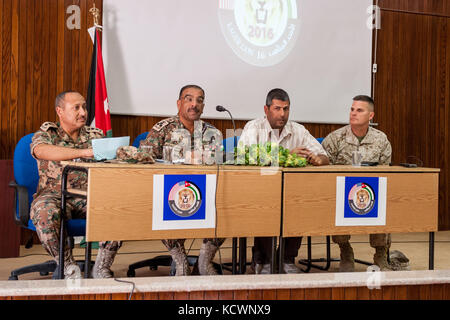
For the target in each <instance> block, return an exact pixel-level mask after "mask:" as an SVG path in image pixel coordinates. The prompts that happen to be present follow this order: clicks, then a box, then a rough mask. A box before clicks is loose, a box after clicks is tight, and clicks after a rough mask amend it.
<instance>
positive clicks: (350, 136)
mask: <svg viewBox="0 0 450 320" xmlns="http://www.w3.org/2000/svg"><path fill="white" fill-rule="evenodd" d="M345 141H346V142H347V143H349V144H353V145H356V146H358V145H361V144H365V143H368V144H370V143H373V142H374V129H373V128H372V127H371V126H369V129H368V130H367V134H366V135H365V136H364V138H363V139H362V140H361V142H359V140H358V138H357V137H356V136H355V134H354V133H353V131H352V127H351V125H348V126H347V130H346V131H345Z"/></svg>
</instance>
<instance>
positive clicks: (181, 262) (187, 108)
mask: <svg viewBox="0 0 450 320" xmlns="http://www.w3.org/2000/svg"><path fill="white" fill-rule="evenodd" d="M204 99H205V92H204V90H203V89H202V88H200V87H199V86H196V85H187V86H185V87H183V88H182V89H181V91H180V95H179V99H178V101H177V106H178V115H177V116H175V117H172V118H168V119H164V120H162V121H160V122H158V123H157V124H156V125H155V126H154V127H153V128H152V129H151V130H150V132H149V134H148V135H147V138H146V139H145V140H142V141H141V144H140V147H141V148H143V147H145V146H151V147H152V150H153V154H154V155H155V158H156V159H161V158H162V154H163V146H172V147H174V153H178V152H179V151H180V150H181V149H183V148H181V145H182V144H183V142H184V141H185V139H184V138H186V136H188V137H189V136H190V148H189V149H190V151H192V152H193V153H201V150H202V149H203V144H207V143H209V142H208V141H204V137H205V136H208V133H211V130H214V131H218V130H217V129H216V128H214V127H213V126H212V125H211V124H209V123H207V122H204V121H202V120H200V116H201V115H202V113H203V108H204V106H205V104H204ZM208 131H209V132H208ZM183 133H185V134H183ZM219 133H220V131H219ZM212 136H214V134H213V135H212ZM196 137H203V139H198V138H197V139H194V138H196ZM188 140H189V139H188ZM179 149H180V150H179ZM186 151H188V152H189V150H186ZM185 240H186V239H176V240H162V242H163V243H164V245H165V246H166V247H167V249H168V250H169V252H170V254H171V256H172V259H173V260H174V261H175V263H176V276H183V275H189V274H190V273H191V270H190V268H189V263H188V260H187V256H186V252H185V248H184V242H185ZM224 241H225V239H203V243H202V246H201V248H200V255H199V258H198V271H199V273H200V274H201V275H216V274H217V272H216V270H215V268H214V266H213V265H212V263H211V262H212V260H213V259H214V256H215V254H216V252H217V250H218V249H219V247H220V246H221V245H222V243H223V242H224Z"/></svg>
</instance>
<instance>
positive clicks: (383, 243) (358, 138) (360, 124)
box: [322, 95, 393, 272]
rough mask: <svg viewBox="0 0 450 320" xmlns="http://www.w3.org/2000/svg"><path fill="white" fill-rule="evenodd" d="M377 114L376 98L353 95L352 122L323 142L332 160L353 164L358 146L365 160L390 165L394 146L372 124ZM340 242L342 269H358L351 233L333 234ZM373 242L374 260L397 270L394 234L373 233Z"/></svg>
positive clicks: (371, 238)
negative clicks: (390, 255) (392, 260)
mask: <svg viewBox="0 0 450 320" xmlns="http://www.w3.org/2000/svg"><path fill="white" fill-rule="evenodd" d="M374 115H375V112H374V101H373V100H372V98H370V97H368V96H364V95H360V96H356V97H354V98H353V104H352V106H351V109H350V124H349V125H347V126H345V127H343V128H340V129H338V130H335V131H333V132H332V133H330V134H329V135H328V136H327V137H326V138H325V139H324V140H323V142H322V146H323V148H324V149H325V151H326V152H327V154H328V158H329V159H330V162H331V163H332V164H340V165H349V164H352V152H353V151H356V150H358V151H359V152H361V154H362V161H370V162H378V163H379V164H380V165H389V163H390V162H391V153H392V148H391V144H390V143H389V140H388V139H387V137H386V135H385V134H384V133H383V132H381V131H380V130H377V129H374V128H372V127H371V126H369V123H370V121H371V120H372V119H373V117H374ZM332 239H333V242H334V243H337V244H338V245H339V248H340V251H341V259H340V264H339V270H340V271H341V272H352V271H355V260H354V255H353V248H352V246H351V245H350V242H349V240H350V235H338V236H333V237H332ZM370 245H371V246H372V247H373V248H375V255H374V257H373V261H374V263H375V264H376V265H377V266H378V267H380V270H381V271H386V270H393V267H392V266H391V265H390V264H389V263H388V261H387V252H388V250H389V248H390V246H391V236H390V234H371V235H370Z"/></svg>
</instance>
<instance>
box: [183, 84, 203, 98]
mask: <svg viewBox="0 0 450 320" xmlns="http://www.w3.org/2000/svg"><path fill="white" fill-rule="evenodd" d="M191 88H194V89H198V90H201V91H202V93H203V97H204V96H205V90H203V89H202V88H201V87H200V86H198V85H196V84H188V85H187V86H184V87H183V88H181V90H180V95H179V96H178V99H181V96H182V95H183V91H184V90H186V89H191Z"/></svg>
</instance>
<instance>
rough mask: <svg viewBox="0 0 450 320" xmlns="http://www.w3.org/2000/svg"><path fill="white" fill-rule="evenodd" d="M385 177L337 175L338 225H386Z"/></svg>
mask: <svg viewBox="0 0 450 320" xmlns="http://www.w3.org/2000/svg"><path fill="white" fill-rule="evenodd" d="M386 192H387V178H385V177H337V179H336V226H382V225H386Z"/></svg>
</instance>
